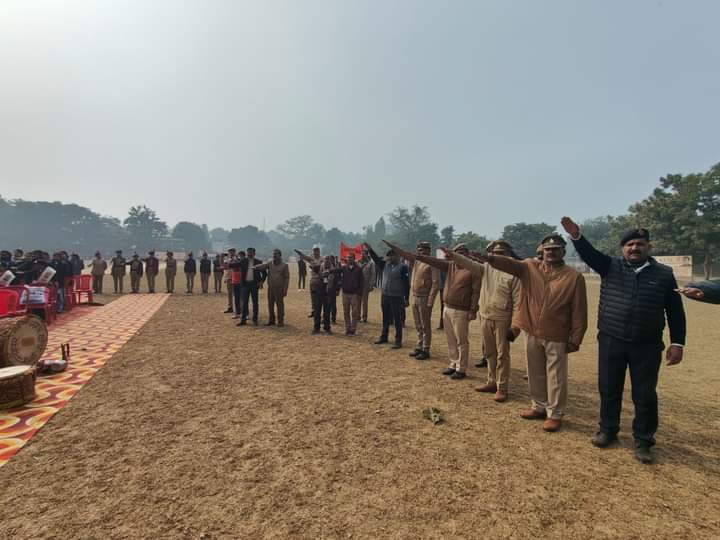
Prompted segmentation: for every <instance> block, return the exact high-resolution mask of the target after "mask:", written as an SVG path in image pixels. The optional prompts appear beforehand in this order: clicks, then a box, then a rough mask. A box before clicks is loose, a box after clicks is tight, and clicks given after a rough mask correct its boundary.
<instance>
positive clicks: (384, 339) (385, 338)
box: [375, 336, 388, 345]
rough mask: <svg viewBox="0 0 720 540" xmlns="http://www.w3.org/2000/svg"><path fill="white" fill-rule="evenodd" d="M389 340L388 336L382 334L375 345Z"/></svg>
mask: <svg viewBox="0 0 720 540" xmlns="http://www.w3.org/2000/svg"><path fill="white" fill-rule="evenodd" d="M387 342H388V338H387V336H380V339H378V340H377V341H376V342H375V345H382V344H383V343H387Z"/></svg>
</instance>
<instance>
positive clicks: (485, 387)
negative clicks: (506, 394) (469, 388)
mask: <svg viewBox="0 0 720 540" xmlns="http://www.w3.org/2000/svg"><path fill="white" fill-rule="evenodd" d="M475 390H477V391H478V392H486V393H488V394H489V393H491V392H497V385H496V384H481V385H480V386H476V387H475Z"/></svg>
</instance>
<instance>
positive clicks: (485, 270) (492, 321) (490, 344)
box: [447, 240, 520, 403]
mask: <svg viewBox="0 0 720 540" xmlns="http://www.w3.org/2000/svg"><path fill="white" fill-rule="evenodd" d="M487 251H488V252H489V253H492V254H493V255H500V256H504V257H510V256H511V255H512V246H511V245H510V244H509V243H508V242H506V241H505V240H497V241H495V242H492V243H491V244H490V245H489V246H488V249H487ZM447 255H448V257H449V258H450V259H452V260H454V261H455V264H457V265H458V267H460V268H464V269H465V270H470V271H471V272H472V273H473V274H474V275H478V276H480V277H482V289H481V290H480V328H481V329H482V338H483V342H484V344H485V358H486V359H487V362H488V376H487V382H486V383H485V384H483V385H481V386H478V387H476V388H475V390H477V391H478V392H494V393H495V401H497V402H498V403H502V402H504V401H506V400H507V398H508V383H509V379H510V341H509V339H508V338H509V337H510V339H514V336H510V332H511V330H510V324H511V321H512V318H513V313H514V312H515V311H516V310H517V308H518V305H519V302H520V281H519V279H518V278H517V277H515V276H513V275H511V274H507V273H505V272H501V271H500V270H496V269H495V268H493V267H492V266H490V265H489V264H488V263H480V262H477V261H474V260H472V259H470V258H468V257H465V256H464V255H461V254H459V253H455V252H448V254H447Z"/></svg>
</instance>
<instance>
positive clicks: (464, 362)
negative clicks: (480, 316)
mask: <svg viewBox="0 0 720 540" xmlns="http://www.w3.org/2000/svg"><path fill="white" fill-rule="evenodd" d="M469 314H470V312H468V311H463V310H461V309H454V308H451V307H448V306H445V310H444V312H443V322H444V326H445V337H446V338H447V342H448V358H449V360H450V367H451V368H453V369H454V370H455V371H460V372H462V373H465V371H467V367H468V358H469V356H470V342H469V341H468V327H469V326H470V319H468V316H469Z"/></svg>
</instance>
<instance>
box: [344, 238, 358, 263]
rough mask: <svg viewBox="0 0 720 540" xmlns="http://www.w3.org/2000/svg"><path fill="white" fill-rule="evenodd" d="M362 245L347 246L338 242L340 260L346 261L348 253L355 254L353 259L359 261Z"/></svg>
mask: <svg viewBox="0 0 720 540" xmlns="http://www.w3.org/2000/svg"><path fill="white" fill-rule="evenodd" d="M362 250H363V245H362V244H358V245H357V246H348V245H347V244H346V243H345V242H340V260H341V261H346V260H347V257H348V254H349V253H351V252H352V253H355V259H357V260H360V259H361V258H362Z"/></svg>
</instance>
